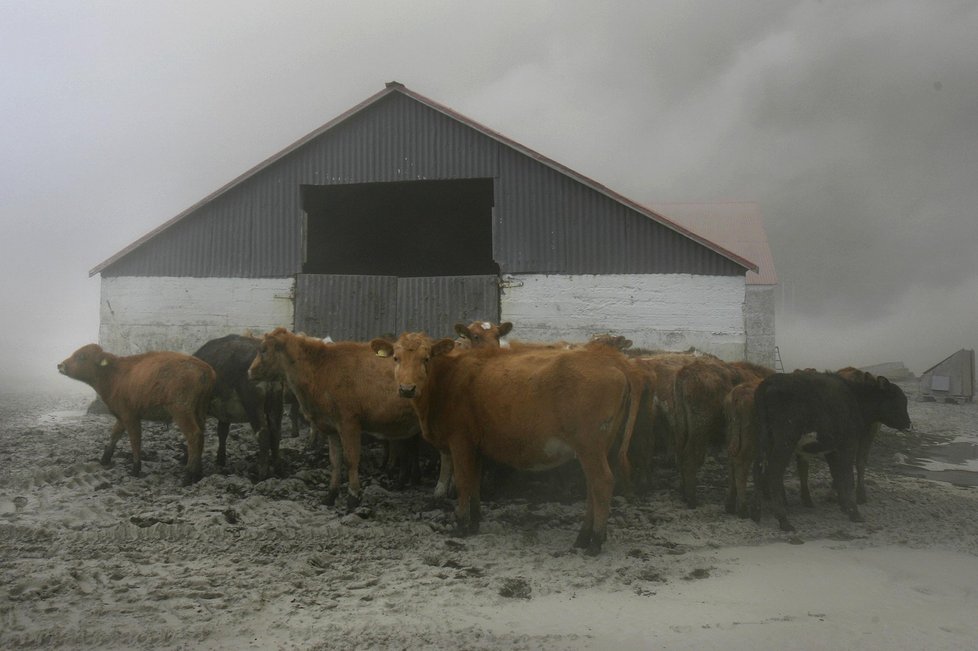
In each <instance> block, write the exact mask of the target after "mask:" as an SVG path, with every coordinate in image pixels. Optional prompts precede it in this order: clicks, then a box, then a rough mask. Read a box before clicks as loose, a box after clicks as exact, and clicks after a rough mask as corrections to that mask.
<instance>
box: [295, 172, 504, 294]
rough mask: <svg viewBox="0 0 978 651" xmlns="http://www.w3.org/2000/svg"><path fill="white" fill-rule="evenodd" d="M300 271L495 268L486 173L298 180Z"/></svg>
mask: <svg viewBox="0 0 978 651" xmlns="http://www.w3.org/2000/svg"><path fill="white" fill-rule="evenodd" d="M302 206H303V209H304V210H305V212H306V214H307V215H308V219H307V222H306V250H305V262H304V264H303V268H302V270H303V273H307V274H365V275H386V276H397V277H400V278H409V277H418V276H473V275H487V274H498V272H499V266H498V265H497V264H496V262H495V261H494V260H493V259H492V206H493V199H492V179H461V180H451V181H403V182H400V181H399V182H388V183H350V184H344V185H303V186H302Z"/></svg>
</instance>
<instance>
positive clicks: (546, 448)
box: [370, 333, 641, 554]
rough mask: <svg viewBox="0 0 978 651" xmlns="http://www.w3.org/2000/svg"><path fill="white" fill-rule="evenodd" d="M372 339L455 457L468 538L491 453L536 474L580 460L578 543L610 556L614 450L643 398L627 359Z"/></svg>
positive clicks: (459, 513) (597, 350)
mask: <svg viewBox="0 0 978 651" xmlns="http://www.w3.org/2000/svg"><path fill="white" fill-rule="evenodd" d="M370 343H371V347H372V348H373V349H374V351H376V353H377V354H378V355H380V356H384V357H391V358H393V360H394V365H393V371H394V375H395V378H396V384H397V391H398V393H399V395H400V396H401V397H402V398H406V399H408V400H409V401H410V402H408V400H405V402H406V403H408V404H411V405H413V407H414V409H415V411H416V413H417V416H418V419H419V421H420V423H421V432H422V435H423V436H424V438H425V439H426V440H427V441H429V442H430V443H431V444H432V445H434V446H435V447H436V448H438V449H439V450H443V451H447V452H448V453H449V454H451V458H452V463H453V466H454V474H455V484H456V487H457V490H458V502H457V506H456V509H455V515H456V519H457V521H458V528H459V531H460V532H461V533H463V534H464V533H469V532H476V531H478V527H479V521H480V519H481V509H480V492H479V488H480V487H479V465H480V461H479V459H480V456H481V455H485V456H487V457H489V458H490V459H493V460H495V461H498V462H501V463H505V464H506V465H510V466H513V467H515V468H520V469H526V470H546V469H549V468H553V467H556V466H558V465H560V464H562V463H564V462H566V461H569V460H570V459H572V458H574V457H575V456H576V457H577V460H578V461H579V462H580V464H581V468H582V469H583V470H584V475H585V480H586V482H587V508H586V513H585V517H584V524H583V525H582V527H581V530H580V533H579V534H578V536H577V540H576V543H575V544H576V546H578V547H583V548H585V549H586V551H587V553H589V554H597V553H598V552H599V551H600V550H601V545H602V543H603V542H604V540H605V537H606V525H607V520H608V514H609V511H610V506H611V494H612V489H613V485H614V477H613V475H612V472H611V468H610V466H609V464H608V452H609V450H610V449H611V447H612V445H613V444H614V443H615V442H616V440H618V439H619V437H620V436H621V435H622V433H623V432H625V431H628V430H629V429H630V428H631V427H632V426H633V425H634V422H635V415H636V413H637V411H638V404H639V398H640V392H641V384H640V383H638V382H635V381H633V376H634V373H635V371H634V368H633V367H632V366H630V365H629V364H628V362H627V359H626V358H625V357H624V356H623V355H621V354H620V353H618V352H616V351H612V350H610V349H608V348H607V347H594V348H581V349H576V350H569V351H561V350H546V349H537V350H532V349H531V350H524V351H514V350H510V349H493V348H487V349H482V350H463V351H458V352H455V353H453V352H452V351H453V350H454V348H455V345H454V342H453V341H452V340H451V339H440V340H437V341H435V340H432V339H431V338H429V337H427V336H425V335H424V334H422V333H406V334H403V335H401V337H400V338H399V339H398V340H397V342H395V343H394V344H391V343H390V342H389V341H385V340H382V339H375V340H373V341H372V342H370Z"/></svg>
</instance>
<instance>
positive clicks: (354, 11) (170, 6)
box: [0, 0, 978, 389]
mask: <svg viewBox="0 0 978 651" xmlns="http://www.w3.org/2000/svg"><path fill="white" fill-rule="evenodd" d="M976 35H978V5H976V3H974V2H972V1H970V0H969V1H962V2H951V1H941V2H926V3H925V2H918V1H911V0H902V1H901V0H885V1H878V2H849V1H844V2H843V1H841V0H824V1H822V2H815V1H803V2H782V1H773V2H763V1H756V0H755V1H750V0H743V1H741V2H721V1H719V0H718V1H716V2H691V1H689V0H669V1H657V2H654V3H648V2H641V1H638V0H636V1H634V2H618V3H596V2H593V1H582V2H567V1H563V0H562V1H557V0H553V1H551V2H527V1H526V0H523V1H518V2H488V3H479V4H478V5H477V6H476V3H458V2H450V1H447V0H446V1H444V2H430V1H421V0H414V1H413V2H410V3H406V2H357V3H350V2H296V1H292V0H290V1H288V2H284V3H283V2H277V3H272V2H267V3H265V2H248V1H244V2H242V1H240V0H235V1H233V2H232V1H214V0H208V1H207V2H203V3H200V2H173V1H169V0H167V1H165V2H162V1H161V2H156V1H147V0H141V1H140V2H136V3H132V2H125V1H121V0H120V1H111V2H110V1H106V2H82V1H71V2H69V1H62V2H38V1H35V0H2V1H0V84H2V91H0V101H2V109H3V110H2V120H0V225H2V231H0V271H2V279H3V280H2V283H0V332H2V333H3V335H4V336H3V339H2V344H0V346H2V347H3V348H2V351H0V352H2V360H3V362H2V364H0V389H2V388H4V387H10V386H24V385H25V384H27V385H29V384H30V383H34V382H44V381H49V382H50V383H51V384H53V385H54V386H56V387H58V388H64V389H68V388H71V386H72V385H73V384H77V383H73V382H72V381H70V380H67V379H64V378H59V377H58V376H57V375H56V372H55V368H54V367H55V364H56V363H57V362H58V361H60V360H61V359H63V358H64V357H66V356H67V355H68V354H69V353H71V352H72V351H73V350H74V349H75V348H77V347H78V346H80V345H82V344H85V343H88V342H91V341H96V340H97V338H98V302H99V294H98V292H99V278H98V277H97V276H96V277H94V278H89V277H88V271H89V269H91V268H92V267H94V266H95V265H96V264H98V263H100V262H101V261H103V260H104V259H106V258H108V257H109V256H111V255H113V254H114V253H116V252H117V251H119V250H120V249H122V248H124V247H125V246H127V245H128V244H129V243H131V242H132V241H134V240H136V239H137V238H139V237H140V236H142V235H144V234H145V233H146V232H148V231H150V230H152V229H153V228H155V227H156V226H158V225H160V224H161V223H163V222H165V221H166V220H168V219H170V218H171V217H173V216H174V215H176V214H177V213H179V212H181V211H182V210H184V209H185V208H187V207H188V206H190V205H192V204H194V203H195V202H197V201H198V200H200V199H201V198H203V197H204V196H206V195H207V194H209V193H210V192H212V191H213V190H215V189H217V188H218V187H220V186H222V185H223V184H225V183H226V182H228V181H229V180H231V179H233V178H235V177H236V176H238V175H239V174H241V173H242V172H244V171H245V170H247V169H249V168H251V167H252V166H254V165H255V164H257V163H259V162H261V161H262V160H264V159H265V158H267V157H268V156H271V155H273V154H275V153H276V152H278V151H280V150H281V149H283V148H284V147H286V146H287V145H289V144H291V143H292V142H294V141H295V140H297V139H299V138H301V137H302V136H304V135H305V134H307V133H309V132H310V131H313V130H314V129H316V128H317V127H319V126H321V125H322V124H323V123H325V122H327V121H328V120H330V119H332V118H334V117H335V116H337V115H338V114H340V113H342V112H343V111H345V110H347V109H349V108H350V107H352V106H353V105H355V104H357V103H358V102H360V101H362V100H363V99H366V98H367V97H369V96H370V95H372V94H374V93H376V92H377V91H379V90H381V89H382V88H383V85H384V83H385V82H387V81H391V80H397V81H400V82H402V83H404V84H405V85H406V86H407V87H408V88H410V89H411V90H414V91H416V92H418V93H420V94H422V95H425V96H427V97H430V98H431V99H433V100H435V101H437V102H440V103H442V104H445V105H447V106H449V107H451V108H453V109H455V110H457V111H459V112H461V113H462V114H464V115H466V116H468V117H470V118H472V119H474V120H476V121H478V122H481V123H482V124H484V125H486V126H488V127H490V128H492V129H495V130H497V131H499V132H501V133H503V134H504V135H506V136H508V137H510V138H513V139H514V140H516V141H518V142H521V143H523V144H525V145H526V146H528V147H531V148H532V149H535V150H537V151H539V152H540V153H542V154H544V155H546V156H549V157H550V158H553V159H555V160H557V161H558V162H560V163H562V164H565V165H567V166H568V167H570V168H572V169H574V170H576V171H578V172H580V173H582V174H584V175H586V176H589V177H591V178H593V179H595V180H596V181H598V182H600V183H603V184H605V185H607V186H608V187H610V188H611V189H613V190H615V191H618V192H620V193H622V194H624V195H625V196H627V197H629V198H630V199H633V200H635V201H638V202H640V203H646V204H650V203H667V202H683V201H696V202H703V201H724V200H740V201H755V202H757V203H758V204H759V205H760V207H761V210H762V212H763V214H764V218H765V222H766V226H767V231H768V236H769V239H770V242H771V246H772V250H773V254H774V258H775V263H776V266H777V272H778V275H779V277H780V279H781V281H782V288H781V294H782V295H783V297H784V305H783V309H780V311H779V315H778V323H777V328H778V344H779V346H780V347H781V351H782V355H783V357H784V360H785V364H786V366H787V367H788V368H789V370H790V369H791V368H794V367H805V366H814V367H817V368H838V367H840V366H844V365H847V364H854V365H867V364H874V363H878V362H884V361H903V362H905V363H906V364H907V365H908V366H909V367H910V369H911V370H913V371H914V372H917V373H919V372H921V371H922V370H924V369H925V368H927V367H928V366H930V365H932V364H933V363H936V362H938V361H940V360H941V359H943V358H944V357H945V356H947V355H949V354H951V353H953V352H954V351H956V350H957V349H959V348H962V347H964V348H976V347H978V307H976V306H978V264H976V261H978V251H976V249H978V246H976V244H978V215H976V206H978V65H976V62H978V38H976Z"/></svg>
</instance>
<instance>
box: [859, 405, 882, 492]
mask: <svg viewBox="0 0 978 651" xmlns="http://www.w3.org/2000/svg"><path fill="white" fill-rule="evenodd" d="M879 429H880V424H879V423H873V424H872V425H870V426H869V431H867V432H866V434H865V435H863V436H860V437H859V447H858V448H857V449H856V504H865V503H866V463H867V462H868V461H869V449H870V448H871V447H872V446H873V439H875V438H876V434H877V433H878V432H879Z"/></svg>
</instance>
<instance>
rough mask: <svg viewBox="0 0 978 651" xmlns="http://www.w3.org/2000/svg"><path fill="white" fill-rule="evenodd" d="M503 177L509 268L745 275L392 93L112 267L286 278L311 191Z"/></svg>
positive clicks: (497, 252)
mask: <svg viewBox="0 0 978 651" xmlns="http://www.w3.org/2000/svg"><path fill="white" fill-rule="evenodd" d="M477 177H490V178H494V179H495V183H494V193H495V209H494V223H493V256H494V257H495V259H496V261H497V262H498V263H499V266H500V271H501V273H598V274H603V273H692V274H708V275H742V274H743V273H744V270H743V269H742V268H741V267H739V266H738V265H737V264H735V263H733V262H731V261H730V260H728V259H726V258H724V257H722V256H720V255H718V254H717V253H715V252H713V251H711V250H710V249H708V248H706V247H704V246H701V245H699V244H697V243H696V242H694V241H692V240H690V239H688V238H686V237H683V236H681V235H679V234H677V233H675V232H674V231H672V230H670V229H668V228H666V227H664V226H662V225H660V224H657V223H655V222H653V221H652V220H650V219H648V218H647V217H645V216H644V215H641V214H639V213H636V212H634V211H632V210H630V209H629V208H627V207H626V206H624V205H622V204H620V203H618V202H617V201H614V200H612V199H611V198H609V197H607V196H605V195H603V194H601V193H600V192H597V191H595V190H594V189H592V188H589V187H587V186H585V185H582V184H581V183H579V182H577V181H576V180H574V179H572V178H570V177H568V176H566V175H564V174H561V173H560V172H558V171H556V170H554V169H552V168H550V167H548V166H546V165H544V164H542V163H540V162H538V161H536V160H534V159H532V158H530V157H528V156H526V155H524V154H523V153H521V152H519V151H517V150H514V149H512V148H510V147H508V146H506V145H505V144H503V143H501V142H499V141H497V140H495V139H493V138H490V137H488V136H487V135H486V134H484V133H481V132H480V131H478V130H476V129H474V128H472V127H470V126H468V125H466V124H464V123H462V122H459V121H457V120H455V119H453V118H451V117H449V116H447V115H445V114H443V113H441V112H439V111H437V110H435V109H433V108H431V107H429V106H427V105H425V104H423V103H421V102H418V101H416V100H414V99H413V98H411V97H408V96H406V95H403V94H401V93H398V92H394V93H391V94H389V95H387V96H385V97H383V98H382V99H380V100H378V101H377V102H376V103H374V104H372V105H370V106H368V107H367V108H365V109H364V110H363V111H361V112H359V113H356V114H354V115H353V116H351V117H350V118H348V119H346V120H345V121H343V122H341V123H339V124H338V125H336V126H335V127H333V128H332V129H330V130H328V131H327V132H325V133H324V134H322V135H321V136H319V137H318V138H315V139H313V140H311V141H310V142H308V143H306V144H305V145H303V146H302V147H300V148H299V149H297V150H296V151H294V152H292V153H290V154H289V155H287V156H285V157H284V158H282V159H280V160H278V161H276V162H274V163H272V164H271V165H269V166H268V167H266V168H265V169H263V170H261V171H259V172H258V173H257V174H255V175H253V176H251V177H250V178H247V179H246V180H244V181H243V182H242V183H240V184H238V185H237V186H235V187H233V188H231V189H230V190H228V191H227V192H225V193H224V194H222V195H220V196H218V197H217V198H215V199H214V200H213V201H211V202H210V203H208V204H205V205H204V206H202V207H201V208H199V209H197V210H196V211H195V212H194V213H192V214H190V215H187V216H186V217H184V218H183V219H182V220H181V221H179V222H178V223H177V224H175V225H173V226H172V227H170V228H169V229H167V230H165V231H163V232H162V233H160V234H159V235H157V236H156V237H154V238H152V239H150V240H148V241H147V242H145V243H144V244H143V245H142V246H140V247H138V248H136V249H135V250H134V251H132V252H130V253H129V254H128V255H126V256H124V257H122V258H121V259H119V260H118V261H116V262H115V263H113V264H111V265H109V266H108V267H106V268H105V269H103V270H102V274H103V276H201V277H208V276H226V277H284V276H291V275H293V274H297V273H299V272H300V271H301V269H302V257H303V252H302V245H303V243H302V225H303V212H302V207H301V205H300V203H299V186H300V185H302V184H312V185H329V184H338V183H366V182H379V181H408V180H420V179H462V178H477Z"/></svg>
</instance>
